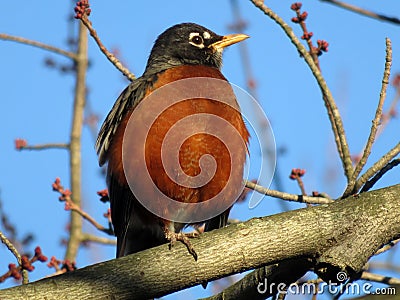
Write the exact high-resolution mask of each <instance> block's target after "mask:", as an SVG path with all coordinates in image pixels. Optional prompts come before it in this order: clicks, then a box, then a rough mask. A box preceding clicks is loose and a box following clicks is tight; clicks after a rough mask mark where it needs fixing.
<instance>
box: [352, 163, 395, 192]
mask: <svg viewBox="0 0 400 300" xmlns="http://www.w3.org/2000/svg"><path fill="white" fill-rule="evenodd" d="M399 164H400V159H394V160H392V161H391V162H390V163H388V164H387V165H386V166H384V167H383V168H382V169H381V170H380V171H379V172H378V173H376V175H375V176H374V177H372V178H371V179H370V180H368V181H367V183H366V184H365V185H364V186H363V188H362V189H361V191H360V193H364V192H366V191H369V190H370V189H371V188H372V187H373V186H374V184H375V183H377V182H378V180H379V179H381V178H382V176H383V175H384V174H385V173H386V172H388V171H389V170H391V169H392V168H394V167H396V166H397V165H399Z"/></svg>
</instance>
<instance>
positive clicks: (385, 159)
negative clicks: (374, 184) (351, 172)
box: [354, 142, 400, 191]
mask: <svg viewBox="0 0 400 300" xmlns="http://www.w3.org/2000/svg"><path fill="white" fill-rule="evenodd" d="M399 153H400V142H399V143H397V145H396V146H394V147H393V148H392V149H390V150H389V151H388V152H387V153H386V154H385V155H383V156H382V157H381V158H380V159H379V160H378V161H377V162H376V163H374V164H373V165H372V167H370V168H369V169H368V170H367V171H366V172H365V173H364V174H363V175H362V176H361V177H360V178H359V179H358V180H357V182H356V184H355V186H354V189H355V190H357V191H358V190H359V189H360V188H361V187H362V186H363V185H364V184H365V183H366V182H367V181H368V180H369V179H370V178H372V177H373V176H374V175H375V174H376V173H378V172H379V171H380V170H382V169H383V168H384V167H385V166H386V165H387V164H389V163H390V161H391V160H392V159H393V158H395V157H396V156H397V155H399Z"/></svg>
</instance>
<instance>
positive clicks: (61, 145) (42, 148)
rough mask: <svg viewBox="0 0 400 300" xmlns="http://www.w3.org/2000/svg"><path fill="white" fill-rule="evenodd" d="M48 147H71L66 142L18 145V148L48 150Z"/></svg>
mask: <svg viewBox="0 0 400 300" xmlns="http://www.w3.org/2000/svg"><path fill="white" fill-rule="evenodd" d="M48 149H66V150H68V149H69V144H64V143H60V144H57V143H49V144H41V145H27V146H21V147H18V148H17V150H48Z"/></svg>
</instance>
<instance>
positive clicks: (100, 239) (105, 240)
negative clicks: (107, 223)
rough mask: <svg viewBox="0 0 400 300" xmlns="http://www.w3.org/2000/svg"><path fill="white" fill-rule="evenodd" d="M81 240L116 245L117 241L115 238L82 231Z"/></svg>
mask: <svg viewBox="0 0 400 300" xmlns="http://www.w3.org/2000/svg"><path fill="white" fill-rule="evenodd" d="M82 242H93V243H99V244H103V245H116V244H117V241H116V240H115V239H108V238H104V237H100V236H97V235H93V234H88V233H83V234H82Z"/></svg>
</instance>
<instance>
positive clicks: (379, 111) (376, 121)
mask: <svg viewBox="0 0 400 300" xmlns="http://www.w3.org/2000/svg"><path fill="white" fill-rule="evenodd" d="M385 60H386V62H385V70H384V72H383V79H382V87H381V92H380V96H379V102H378V107H377V108H376V112H375V118H374V120H373V121H372V126H371V131H370V134H369V137H368V140H367V143H366V145H365V148H364V151H363V154H362V156H361V159H360V160H359V162H358V163H357V165H356V167H355V170H354V172H353V174H352V176H351V179H350V181H349V182H348V184H347V188H346V191H345V192H344V194H343V196H344V197H346V196H349V195H350V194H354V193H357V190H354V185H355V183H356V180H357V177H358V175H359V174H360V172H361V170H362V169H363V167H364V166H365V164H366V163H367V160H368V157H369V155H370V154H371V149H372V145H373V144H374V142H375V137H376V133H377V131H378V126H379V124H380V122H381V118H382V109H383V104H384V103H385V99H386V90H387V86H388V85H389V77H390V69H391V66H392V42H391V41H390V39H389V38H386V58H385Z"/></svg>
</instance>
